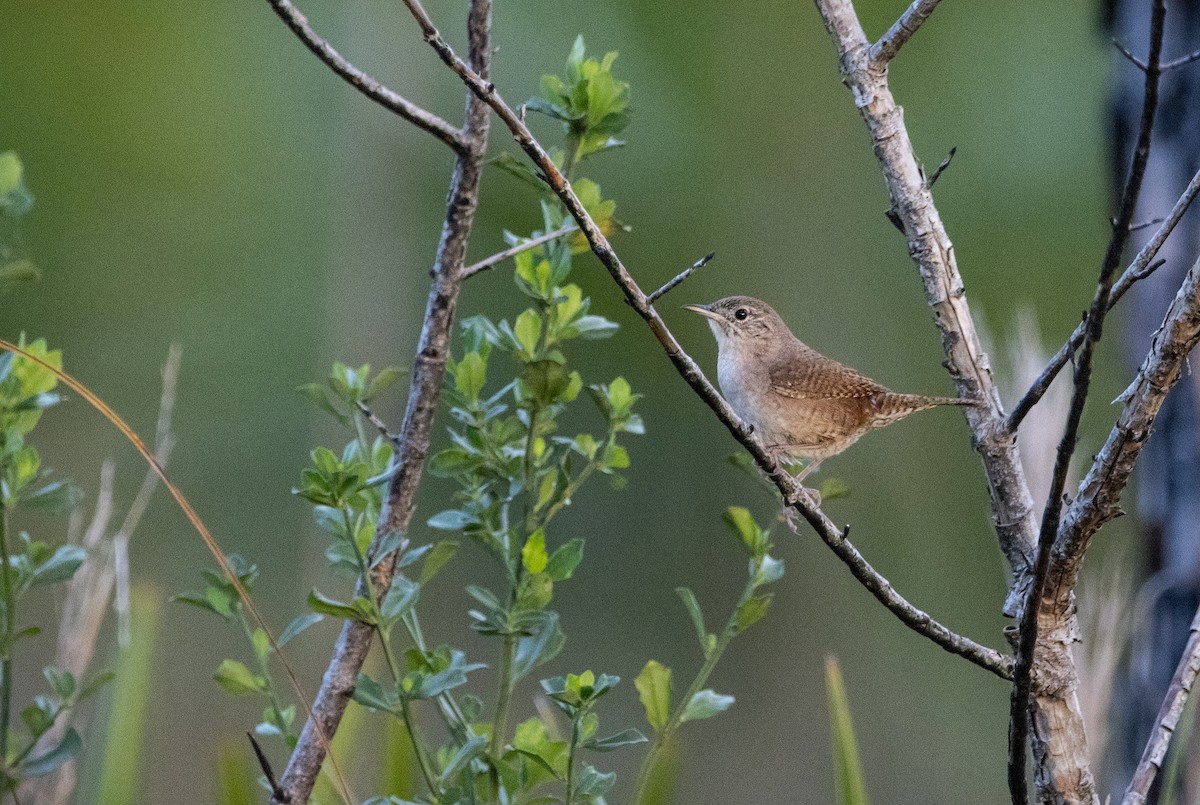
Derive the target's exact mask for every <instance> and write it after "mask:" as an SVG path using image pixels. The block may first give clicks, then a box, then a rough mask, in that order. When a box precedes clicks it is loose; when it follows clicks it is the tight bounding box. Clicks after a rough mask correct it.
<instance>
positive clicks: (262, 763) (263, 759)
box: [246, 732, 286, 799]
mask: <svg viewBox="0 0 1200 805" xmlns="http://www.w3.org/2000/svg"><path fill="white" fill-rule="evenodd" d="M246 737H247V738H249V739H250V746H252V747H254V757H256V758H257V759H258V767H259V768H260V769H262V773H263V776H264V777H266V778H267V786H268V788H269V790H270V791H271V796H273V797H275V798H276V799H280V798H282V797H285V796H286V794H284V793H283V789H282V788H280V787H279V783H277V782H276V781H275V770H274V769H272V768H271V761H269V760H267V756H266V753H264V752H263V750H262V747H261V746H259V745H258V741H257V740H256V739H255V737H254V733H253V732H247V733H246Z"/></svg>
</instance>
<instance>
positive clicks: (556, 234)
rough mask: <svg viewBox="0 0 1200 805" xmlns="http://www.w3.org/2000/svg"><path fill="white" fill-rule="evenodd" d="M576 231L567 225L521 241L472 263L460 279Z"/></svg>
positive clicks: (467, 277) (575, 227)
mask: <svg viewBox="0 0 1200 805" xmlns="http://www.w3.org/2000/svg"><path fill="white" fill-rule="evenodd" d="M578 231H579V228H578V227H577V226H575V224H567V225H566V226H563V227H559V228H558V229H556V230H554V231H553V232H547V233H546V234H544V235H538V236H537V237H536V238H530V239H529V240H525V241H522V242H520V243H518V244H517V245H516V246H513V247H512V248H510V249H505V250H504V251H502V252H496V253H495V254H493V255H492V256H491V257H485V258H484V259H482V260H480V261H479V262H478V263H472V264H471V265H469V266H467V267H466V268H464V269H463V270H462V278H463V279H470V278H471V277H473V276H475V275H476V274H478V273H479V272H480V271H487V270H488V269H489V268H492V267H494V266H497V265H499V264H500V263H503V262H504V261H505V260H507V259H508V258H510V257H516V256H517V255H518V254H520V253H521V252H527V251H529V250H530V249H536V248H537V247H538V246H541V245H542V244H543V243H549V242H550V241H552V240H558V239H559V238H561V237H563V236H564V235H569V234H571V233H572V232H578Z"/></svg>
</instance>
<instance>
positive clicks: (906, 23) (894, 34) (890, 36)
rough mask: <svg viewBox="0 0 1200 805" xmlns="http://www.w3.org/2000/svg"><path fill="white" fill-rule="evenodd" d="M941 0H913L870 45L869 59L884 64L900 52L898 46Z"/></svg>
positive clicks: (919, 25) (901, 44)
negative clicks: (877, 39)
mask: <svg viewBox="0 0 1200 805" xmlns="http://www.w3.org/2000/svg"><path fill="white" fill-rule="evenodd" d="M941 1H942V0H915V2H914V3H913V4H912V5H911V6H909V7H908V10H906V11H905V12H904V13H903V14H901V15H900V19H898V20H896V21H895V22H894V23H892V27H891V28H888V29H887V33H885V34H884V35H883V36H881V37H879V41H878V42H876V43H875V44H873V45H871V61H872V62H873V63H874V64H875V65H876V66H878V67H884V66H886V65H887V63H888V62H890V61H891V60H892V59H894V58H895V57H896V54H897V53H899V52H900V48H902V47H904V44H905V43H906V42H908V40H909V39H911V38H912V35H913V34H915V33H916V32H917V29H918V28H920V27H921V26H922V25H924V24H925V20H927V19H929V15H930V14H932V13H933V10H934V9H935V8H937V7H938V3H940V2H941Z"/></svg>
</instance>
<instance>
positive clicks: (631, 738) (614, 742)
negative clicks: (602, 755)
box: [580, 729, 646, 752]
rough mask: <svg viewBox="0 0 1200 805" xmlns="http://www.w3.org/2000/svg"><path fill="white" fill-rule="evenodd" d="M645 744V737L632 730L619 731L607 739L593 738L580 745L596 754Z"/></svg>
mask: <svg viewBox="0 0 1200 805" xmlns="http://www.w3.org/2000/svg"><path fill="white" fill-rule="evenodd" d="M645 742H646V736H645V735H642V733H640V732H638V731H637V730H634V729H628V730H621V731H620V732H618V733H617V734H616V735H610V736H608V737H607V738H593V739H591V740H589V741H585V742H584V743H582V744H580V746H581V747H583V748H584V749H592V750H594V751H596V752H611V751H613V750H614V749H620V748H621V747H622V746H632V745H634V744H640V743H645Z"/></svg>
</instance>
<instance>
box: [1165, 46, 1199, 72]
mask: <svg viewBox="0 0 1200 805" xmlns="http://www.w3.org/2000/svg"><path fill="white" fill-rule="evenodd" d="M1197 59H1200V50H1194V51H1192V52H1191V53H1189V54H1187V55H1186V56H1180V57H1179V58H1178V59H1171V60H1170V61H1168V62H1163V64H1162V67H1161V69H1162V71H1163V72H1164V73H1165V72H1166V71H1167V70H1175V69H1177V68H1179V67H1183V66H1184V65H1188V64H1191V63H1192V62H1194V61H1196V60H1197Z"/></svg>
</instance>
